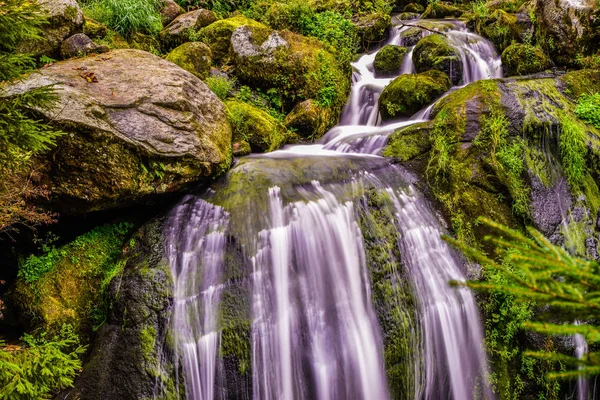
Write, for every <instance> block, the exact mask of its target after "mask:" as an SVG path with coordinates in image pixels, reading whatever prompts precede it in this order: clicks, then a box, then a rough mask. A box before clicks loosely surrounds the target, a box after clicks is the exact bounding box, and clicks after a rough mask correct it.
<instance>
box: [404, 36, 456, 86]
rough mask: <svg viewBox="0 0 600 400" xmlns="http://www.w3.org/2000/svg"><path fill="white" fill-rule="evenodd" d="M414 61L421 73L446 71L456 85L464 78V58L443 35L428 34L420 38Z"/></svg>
mask: <svg viewBox="0 0 600 400" xmlns="http://www.w3.org/2000/svg"><path fill="white" fill-rule="evenodd" d="M413 63H414V64H415V69H416V70H417V72H419V73H420V72H425V71H429V70H432V69H435V70H438V71H441V72H445V73H446V75H448V77H449V78H450V80H451V81H452V83H453V84H455V85H456V84H458V83H459V82H460V81H461V80H462V68H463V67H462V58H461V56H460V54H459V53H458V51H457V50H455V49H454V48H453V47H452V46H451V45H450V43H448V39H447V38H445V37H444V36H442V35H436V34H433V35H428V36H425V37H424V38H423V39H421V40H419V42H418V43H417V45H416V47H415V49H414V52H413Z"/></svg>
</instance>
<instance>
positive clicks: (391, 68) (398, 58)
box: [373, 44, 408, 77]
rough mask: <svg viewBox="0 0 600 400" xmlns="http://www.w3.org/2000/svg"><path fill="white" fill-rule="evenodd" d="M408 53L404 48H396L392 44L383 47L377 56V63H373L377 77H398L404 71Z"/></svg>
mask: <svg viewBox="0 0 600 400" xmlns="http://www.w3.org/2000/svg"><path fill="white" fill-rule="evenodd" d="M406 53H408V49H407V48H406V47H403V46H394V45H391V44H388V45H385V46H383V48H381V50H379V52H378V53H377V55H376V56H375V61H374V62H373V68H374V69H375V76H380V77H389V76H396V75H398V74H399V73H400V70H401V69H402V63H403V62H404V56H406Z"/></svg>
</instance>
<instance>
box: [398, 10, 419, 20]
mask: <svg viewBox="0 0 600 400" xmlns="http://www.w3.org/2000/svg"><path fill="white" fill-rule="evenodd" d="M420 16H421V14H415V13H407V12H403V13H400V14H398V19H399V20H400V21H409V20H413V19H419V17H420Z"/></svg>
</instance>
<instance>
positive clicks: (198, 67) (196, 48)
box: [165, 42, 212, 79]
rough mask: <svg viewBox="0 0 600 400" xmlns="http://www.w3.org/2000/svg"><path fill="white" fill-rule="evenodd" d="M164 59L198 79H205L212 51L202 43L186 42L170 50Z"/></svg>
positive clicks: (210, 62)
mask: <svg viewBox="0 0 600 400" xmlns="http://www.w3.org/2000/svg"><path fill="white" fill-rule="evenodd" d="M165 59H166V60H167V61H171V62H172V63H175V64H177V65H179V66H180V67H181V68H183V69H185V70H186V71H188V72H191V73H192V74H194V75H196V76H197V77H198V78H200V79H206V78H208V75H209V73H210V67H211V65H212V52H211V50H210V48H209V47H208V46H207V45H205V44H204V43H201V42H188V43H184V44H182V45H181V46H179V47H176V48H175V49H173V50H171V52H170V53H169V54H168V55H167V57H166V58H165Z"/></svg>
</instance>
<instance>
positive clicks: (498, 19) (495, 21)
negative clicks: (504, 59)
mask: <svg viewBox="0 0 600 400" xmlns="http://www.w3.org/2000/svg"><path fill="white" fill-rule="evenodd" d="M468 26H469V27H470V28H471V29H473V30H474V31H475V32H477V33H479V34H480V35H482V36H483V37H485V38H487V39H489V40H490V41H491V42H492V43H493V44H494V46H495V47H496V49H497V50H498V51H499V52H502V51H504V49H506V48H507V47H508V46H510V45H511V44H513V43H517V42H523V40H525V38H526V35H527V34H531V33H532V32H533V24H532V22H531V19H530V17H529V15H528V14H524V13H522V14H512V13H507V12H505V11H503V10H501V9H498V10H496V11H494V12H493V13H492V14H490V15H489V16H487V17H485V18H481V17H479V16H476V15H475V14H473V18H471V19H470V20H469V21H468Z"/></svg>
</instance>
